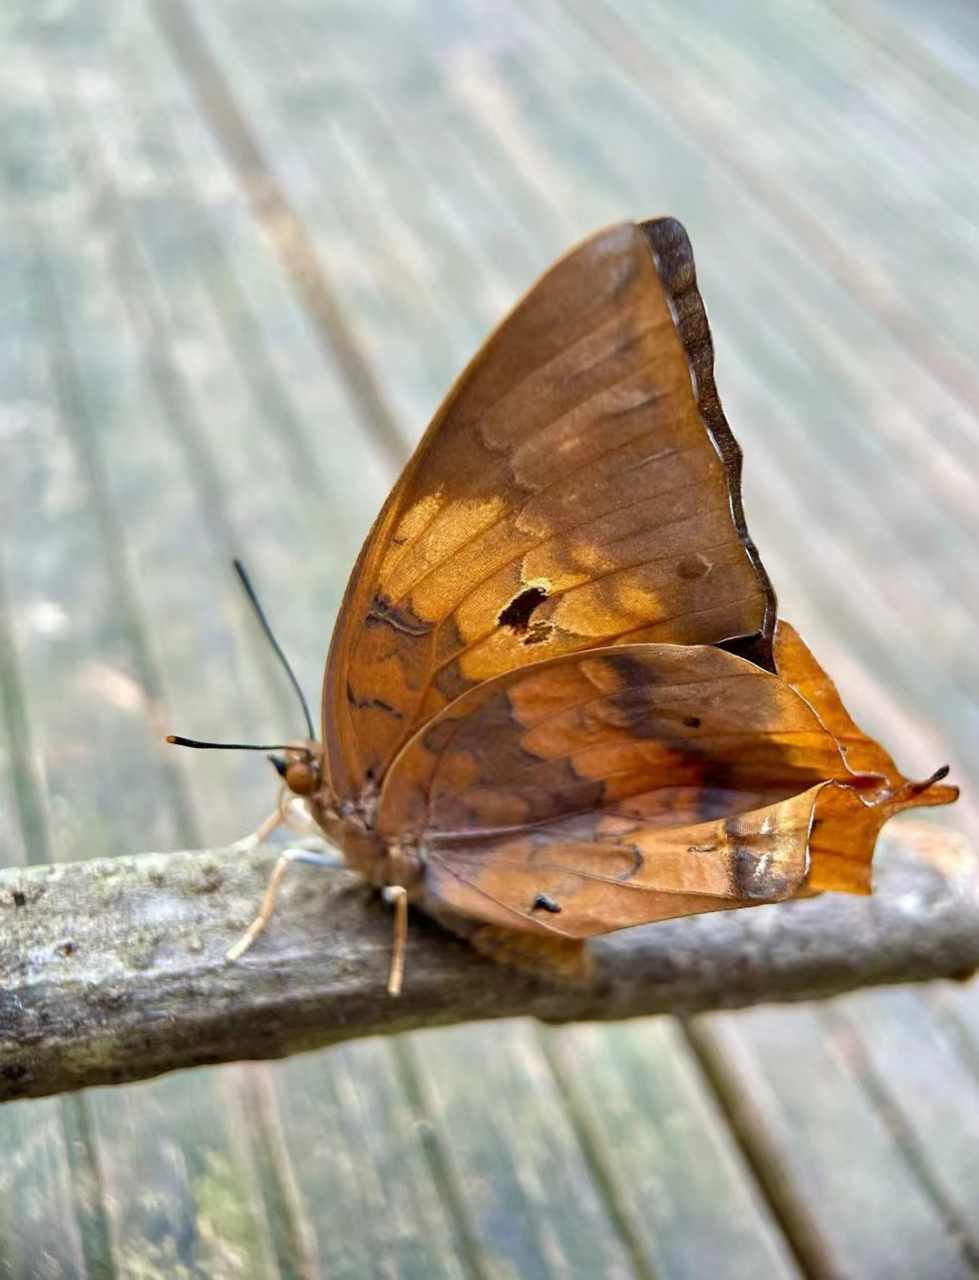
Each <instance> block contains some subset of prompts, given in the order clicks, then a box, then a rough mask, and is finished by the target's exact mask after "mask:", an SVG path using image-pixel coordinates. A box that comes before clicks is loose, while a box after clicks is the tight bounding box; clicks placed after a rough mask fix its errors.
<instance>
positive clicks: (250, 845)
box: [231, 785, 313, 853]
mask: <svg viewBox="0 0 979 1280" xmlns="http://www.w3.org/2000/svg"><path fill="white" fill-rule="evenodd" d="M297 804H302V805H303V807H304V809H305V804H304V802H303V801H302V799H301V797H299V796H294V795H293V794H292V792H291V791H290V790H289V788H288V787H287V786H284V785H283V786H282V787H281V788H280V790H279V800H278V803H277V804H276V806H275V812H274V813H270V814H269V816H268V817H267V818H266V819H265V820H264V822H261V823H259V825H258V826H257V827H256V828H255V830H254V831H253V832H251V834H250V835H247V836H243V837H242V839H240V840H236V841H235V843H234V844H233V845H232V846H231V847H232V849H235V850H237V851H238V852H240V853H245V852H247V851H248V850H249V849H255V848H257V847H258V845H260V844H262V843H263V842H264V841H265V840H267V839H268V838H269V836H270V835H271V834H272V832H273V831H274V830H275V829H276V827H280V826H286V827H290V828H291V829H292V830H293V831H304V830H307V829H308V828H309V827H311V826H312V825H313V820H312V818H310V817H309V811H308V809H306V811H305V812H306V818H305V821H304V822H297V821H296V816H295V809H296V805H297Z"/></svg>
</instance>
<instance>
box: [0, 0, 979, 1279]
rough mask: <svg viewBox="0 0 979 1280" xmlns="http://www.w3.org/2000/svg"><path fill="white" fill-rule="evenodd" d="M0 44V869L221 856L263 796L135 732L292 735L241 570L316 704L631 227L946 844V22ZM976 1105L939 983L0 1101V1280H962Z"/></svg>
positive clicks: (959, 1030) (965, 778) (175, 27)
mask: <svg viewBox="0 0 979 1280" xmlns="http://www.w3.org/2000/svg"><path fill="white" fill-rule="evenodd" d="M0 51H2V61H0V193H2V198H0V713H2V718H0V855H2V858H3V859H4V861H6V862H8V863H17V862H26V861H45V860H48V859H70V858H74V857H79V856H82V854H83V853H84V854H86V855H89V854H91V853H92V852H93V851H94V850H96V849H101V850H104V852H105V854H106V855H112V854H119V853H124V852H134V851H137V850H142V849H149V848H155V849H162V848H177V847H189V846H199V845H202V844H205V843H211V844H220V843H226V842H227V841H229V840H231V839H233V838H236V837H237V836H239V835H241V834H243V833H244V832H245V831H247V830H249V829H250V828H251V827H252V826H253V825H254V824H255V822H256V821H257V820H258V819H259V818H260V817H262V816H263V815H264V813H265V812H267V810H268V808H269V805H270V801H271V800H272V798H273V796H274V793H275V786H274V778H273V777H272V775H271V771H270V770H269V767H268V765H267V764H265V762H264V761H263V760H262V759H261V758H258V759H255V758H251V757H248V756H245V755H241V756H234V755H228V756H222V755H219V754H212V755H209V756H196V755H195V756H192V755H190V753H186V754H183V755H181V754H180V753H179V752H176V751H172V750H171V751H169V752H168V751H167V750H166V749H165V748H164V747H162V745H161V741H160V739H161V736H162V734H163V733H164V732H165V731H166V730H168V729H172V730H176V731H179V732H182V733H187V734H194V735H198V736H213V737H216V738H218V739H221V738H224V739H231V738H234V739H239V740H248V739H249V738H251V739H252V740H262V739H266V740H277V739H279V738H281V737H282V736H283V735H284V734H285V735H289V736H292V735H294V734H295V733H297V732H299V731H300V729H301V721H300V719H299V716H298V711H297V708H296V707H295V705H294V704H293V702H292V700H291V698H290V696H289V693H288V690H287V689H286V687H285V685H284V682H283V680H282V678H281V676H280V674H279V672H278V671H277V670H276V669H275V667H274V665H273V662H272V659H271V656H270V654H269V653H268V652H267V649H266V647H265V645H264V643H263V642H262V639H261V637H260V636H259V635H258V634H257V629H256V627H255V626H254V623H253V620H252V619H251V618H250V617H249V616H248V614H247V611H246V609H245V607H244V606H243V603H242V600H241V598H240V593H239V591H238V589H237V587H236V584H235V582H234V579H233V576H232V574H231V572H230V569H229V562H230V559H231V557H232V555H233V554H240V555H242V556H243V557H244V559H245V561H246V563H247V564H248V565H249V566H250V568H251V570H252V573H253V575H254V577H255V578H256V581H257V583H258V585H259V588H260V590H261V593H262V596H263V598H264V600H265V603H266V607H267V608H268V611H269V614H270V616H271V617H272V619H273V620H274V623H275V625H276V628H277V630H278V632H279V633H280V638H281V640H282V642H283V644H284V646H285V648H286V650H287V652H288V653H289V654H290V655H291V656H292V657H293V659H294V661H295V663H296V665H297V668H298V671H299V673H300V676H301V678H302V680H303V683H304V685H305V687H306V688H307V690H309V691H310V693H311V694H313V695H314V696H315V693H316V691H317V690H318V688H319V683H320V680H321V677H322V667H323V661H324V657H325V652H326V646H327V642H328V639H329V635H330V630H331V627H332V623H333V617H334V614H335V611H336V608H337V605H338V602H339V599H340V595H341V592H342V590H343V586H344V583H345V580H346V576H347V573H348V571H349V568H350V566H351V564H352V562H353V559H354V557H355V555H356V552H357V550H358V548H359V546H360V542H361V540H362V538H363V536H364V534H365V532H366V530H367V528H368V525H369V523H370V521H371V519H372V518H373V516H374V514H375V512H376V510H377V508H378V506H379V504H380V502H381V500H382V499H383V496H384V494H385V493H386V491H387V489H388V487H389V485H390V483H391V482H392V480H393V478H394V476H395V475H396V473H397V470H398V467H399V465H400V461H401V460H402V459H403V457H404V455H405V453H406V451H407V450H408V449H409V447H410V445H411V443H412V441H413V440H414V439H415V438H416V437H417V436H418V435H419V434H420V433H421V431H422V430H423V428H424V426H425V424H426V422H427V420H428V418H429V416H430V415H431V413H432V412H433V410H434V409H435V407H436V405H437V404H438V402H439V400H440V398H441V396H442V395H443V393H444V392H445V390H446V389H447V387H448V385H449V383H450V381H451V380H452V378H453V377H454V375H455V374H456V372H457V371H458V369H459V368H460V367H461V366H462V364H463V363H464V362H465V360H466V359H467V358H468V356H469V355H470V354H471V352H472V351H473V349H474V348H475V347H476V345H477V344H478V342H479V341H480V340H481V338H482V337H483V336H484V334H485V332H486V331H487V329H488V327H489V326H490V325H491V324H492V323H493V322H495V321H496V320H497V319H498V318H499V317H500V316H501V315H502V314H503V313H504V312H505V311H506V309H507V308H508V306H509V305H510V304H511V303H512V302H513V301H514V299H515V298H516V296H517V295H518V294H519V293H520V292H521V291H522V290H523V289H524V288H525V287H526V286H527V285H528V284H529V283H530V282H531V281H532V280H533V278H534V277H535V276H536V275H537V273H538V272H539V271H540V270H542V269H543V268H544V267H545V266H546V265H547V264H548V263H549V261H550V260H551V259H552V258H553V257H555V256H556V255H557V254H558V253H559V252H561V251H562V250H564V249H565V248H566V247H568V246H569V245H570V244H571V243H572V242H574V241H575V240H576V239H578V238H580V237H582V236H583V235H585V234H587V233H589V232H591V231H593V230H594V229H596V228H597V227H599V226H601V225H603V224H605V223H608V222H610V221H613V220H615V219H618V218H622V217H645V216H650V215H654V214H660V213H673V214H675V215H676V216H678V217H680V218H681V220H682V221H683V222H684V223H685V224H686V226H687V228H688V229H689V231H690V233H691V236H692V238H693V243H694V248H695V251H696V254H697V259H698V264H699V272H700V277H701V284H702V289H703V293H704V296H705V299H706V301H707V306H708V309H709V311H710V314H711V318H712V321H713V326H714V333H715V340H716V343H717V349H718V384H719V387H720V390H721V395H722V397H723V399H724V402H725V405H726V408H727V412H728V416H729V418H730V421H731V423H732V426H733V428H734V431H735V433H736V435H737V437H738V439H739V440H740V441H741V443H742V445H743V446H744V449H745V454H746V489H747V505H748V515H749V522H750V525H751V528H752V532H753V534H754V537H755V539H756V541H757V542H758V544H759V547H760V548H761V551H762V554H763V556H764V558H765V561H766V564H767V565H768V568H769V571H770V572H771V574H772V576H773V578H774V580H775V585H776V588H777V590H778V592H779V596H780V599H781V603H782V611H783V613H784V614H785V615H786V616H787V617H788V618H790V619H791V620H792V621H793V622H795V623H796V624H797V625H798V626H799V627H800V628H801V629H802V631H803V632H804V634H805V635H806V636H807V638H808V639H809V641H810V643H811V645H812V647H813V648H814V649H815V651H816V653H817V655H818V656H819V657H820V658H821V659H822V660H823V661H824V663H825V665H826V666H827V668H828V669H829V670H830V671H831V672H832V673H833V675H834V676H835V677H836V679H837V681H838V683H839V684H840V686H841V687H842V689H843V691H844V694H845V697H846V699H847V701H848V703H849V705H850V706H851V709H852V710H853V712H854V714H855V715H856V717H857V719H858V720H859V721H860V722H861V724H863V725H864V727H866V728H867V729H868V730H869V731H871V732H875V733H877V734H879V735H880V737H881V738H882V739H883V740H884V741H885V743H886V744H887V745H888V746H889V747H890V748H891V749H892V750H893V751H894V752H895V754H896V755H897V757H898V760H899V762H900V763H902V764H903V765H904V767H905V768H906V769H907V771H908V772H910V773H913V774H916V775H917V776H924V775H926V774H927V773H929V772H930V771H931V770H932V769H934V768H935V767H936V766H937V765H939V764H942V763H944V762H946V761H948V762H950V763H951V764H952V766H953V771H954V772H953V777H954V779H955V780H956V781H958V782H959V783H960V784H961V785H962V786H963V788H964V789H965V793H966V794H965V798H964V800H963V801H962V802H961V803H960V804H959V805H958V806H956V808H955V809H954V810H953V811H950V812H949V813H948V814H947V815H945V817H946V820H947V821H949V822H951V823H953V824H954V825H956V826H958V827H959V828H960V829H966V830H971V831H972V832H973V834H975V833H976V831H977V829H979V823H977V822H976V807H975V801H974V800H973V799H970V795H971V796H973V797H974V796H975V794H976V790H975V789H976V784H977V782H979V630H977V627H979V591H977V585H979V555H977V538H976V532H977V529H979V468H977V458H979V430H977V416H979V365H977V361H976V349H977V342H976V337H977V333H979V126H977V123H976V121H977V117H979V111H977V108H979V18H977V16H976V11H975V10H974V9H973V8H972V7H971V6H969V5H967V4H963V3H960V2H956V0H932V3H930V4H929V5H927V6H921V5H918V4H915V3H913V0H791V3H789V2H788V0H783V2H782V3H779V0H746V2H745V3H743V4H738V5H730V4H727V3H725V0H690V2H688V3H686V4H683V5H678V4H671V3H669V0H651V2H649V3H645V4H643V3H641V0H530V2H529V3H519V2H518V0H509V2H504V0H484V2H483V3H479V2H478V0H430V2H429V3H426V4H410V3H408V2H407V0H377V2H375V3H357V2H356V0H278V2H277V3H275V4H270V3H268V2H267V0H156V2H153V0H132V2H131V3H115V4H112V3H107V2H104V0H103V2H99V0H91V2H89V3H78V4H72V3H67V2H66V3H61V2H59V0H34V3H27V0H7V2H6V3H5V4H4V5H3V6H2V9H0ZM242 923H243V924H244V923H245V921H243V922H242ZM65 963H66V964H69V963H71V960H70V957H66V958H65ZM408 980H409V982H410V970H409V975H408ZM0 983H2V975H0ZM2 1016H3V992H2V986H0V1034H2ZM977 1072H979V993H977V990H976V988H975V987H970V986H963V987H960V988H954V989H952V988H944V987H943V988H939V989H934V990H927V991H913V992H912V991H894V992H888V993H876V994H867V995H864V996H859V997H853V998H849V999H846V1000H843V1001H839V1002H836V1003H833V1004H831V1005H826V1006H820V1007H817V1006H806V1007H798V1008H793V1009H791V1010H783V1009H776V1008H772V1009H763V1010H758V1011H754V1012H751V1013H748V1014H739V1015H724V1016H712V1017H709V1018H703V1019H698V1020H696V1021H695V1022H694V1023H693V1024H692V1025H691V1026H689V1027H684V1026H682V1025H681V1024H679V1023H678V1022H676V1021H671V1020H660V1021H657V1022H654V1023H647V1024H631V1025H622V1026H614V1027H602V1028H590V1027H580V1028H575V1029H571V1030H564V1031H561V1032H549V1031H546V1030H542V1029H541V1028H539V1027H537V1026H535V1025H531V1024H527V1023H515V1024H505V1025H503V1026H499V1025H497V1026H489V1027H485V1028H484V1027H479V1026H474V1027H468V1028H461V1029H454V1030H452V1031H449V1032H438V1033H429V1034H425V1035H415V1036H411V1037H407V1038H403V1039H401V1040H394V1041H367V1042H362V1043H359V1044H354V1045H351V1046H348V1047H344V1048H341V1049H337V1050H334V1051H331V1052H329V1053H324V1054H320V1055H316V1056H311V1057H307V1058H301V1059H294V1060H291V1061H288V1062H284V1063H279V1064H276V1065H273V1066H262V1065H256V1066H241V1067H234V1068H225V1069H221V1070H213V1071H207V1072H198V1073H194V1074H190V1075H184V1076H175V1077H170V1078H167V1079H163V1080H160V1081H157V1082H154V1083H150V1084H146V1085H140V1086H134V1087H129V1088H124V1089H119V1090H116V1091H108V1090H106V1091H95V1092H93V1093H90V1094H87V1095H81V1096H73V1097H66V1098H63V1099H53V1100H47V1101H43V1102H37V1103H28V1104H18V1105H12V1106H7V1107H5V1108H3V1109H2V1110H0V1277H16V1278H17V1280H21V1278H25V1280H27V1278H30V1280H33V1277H44V1278H52V1280H53V1278H55V1277H83V1276H84V1277H131V1278H132V1280H148V1278H149V1277H154V1276H161V1277H162V1276H166V1277H178V1278H180V1280H183V1278H185V1277H188V1278H189V1277H207V1278H211V1277H219V1278H223V1277H238V1276H242V1277H266V1276H268V1277H307V1276H329V1277H351V1278H353V1280H359V1278H360V1277H394V1276H397V1277H401V1276H403V1277H416V1278H418V1280H428V1278H429V1277H432V1278H434V1277H479V1278H480V1280H509V1278H511V1277H519V1278H520V1280H536V1278H537V1277H552V1276H554V1277H558V1276H576V1277H577V1276H580V1277H641V1278H642V1280H652V1278H655V1280H680V1278H684V1280H701V1278H702V1277H714V1276H723V1277H768V1276H773V1277H790V1276H791V1277H795V1276H818V1277H830V1276H832V1277H837V1276H846V1277H858V1278H862V1277H878V1276H879V1277H885V1276H886V1277H888V1278H892V1277H908V1280H920V1278H921V1277H928V1278H929V1280H936V1278H937V1280H944V1278H945V1277H959V1276H968V1275H973V1274H976V1273H977V1270H979V1074H977Z"/></svg>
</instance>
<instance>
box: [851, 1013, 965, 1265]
mask: <svg viewBox="0 0 979 1280" xmlns="http://www.w3.org/2000/svg"><path fill="white" fill-rule="evenodd" d="M942 994H943V996H944V1000H943V1003H947V1004H949V1005H950V1006H951V1009H952V1010H953V1011H954V1009H955V1007H956V1003H957V1000H956V996H957V994H958V993H957V992H954V991H947V992H944V993H942ZM966 998H969V997H968V996H967V997H966ZM971 1001H972V1002H973V1003H974V1002H975V995H974V993H973V994H972V995H971ZM934 1003H935V1001H934V1000H932V1001H929V999H928V997H927V995H926V994H925V993H923V992H917V993H916V992H913V991H909V990H904V991H902V990H897V991H892V992H874V993H873V994H871V993H866V994H861V995H857V996H853V997H850V998H849V999H846V1000H838V1001H834V1002H833V1003H832V1004H831V1005H830V1006H829V1011H830V1014H831V1026H832V1029H833V1035H834V1039H835V1040H836V1042H837V1043H838V1045H839V1047H840V1050H841V1052H842V1053H843V1054H844V1055H845V1056H847V1057H848V1058H849V1060H850V1062H851V1064H852V1066H853V1069H854V1070H855V1071H856V1072H857V1073H858V1074H859V1075H860V1076H861V1077H862V1078H863V1079H864V1082H865V1087H867V1088H868V1089H869V1091H870V1092H871V1094H872V1095H873V1096H874V1097H875V1098H876V1099H877V1101H878V1105H879V1106H880V1107H881V1108H882V1110H883V1111H884V1113H885V1117H887V1118H889V1119H890V1121H891V1124H892V1127H893V1128H895V1130H896V1132H897V1134H898V1136H899V1138H900V1140H901V1141H902V1143H903V1144H904V1146H905V1149H906V1150H907V1151H909V1153H910V1156H911V1158H912V1159H913V1160H914V1161H916V1162H917V1164H918V1168H919V1170H920V1173H921V1177H922V1180H923V1181H924V1182H925V1183H926V1185H928V1187H929V1188H930V1190H931V1193H932V1195H933V1197H934V1198H935V1200H936V1201H937V1202H938V1203H939V1204H940V1205H941V1207H942V1209H943V1211H944V1212H945V1214H946V1217H947V1218H948V1220H949V1222H950V1224H951V1225H952V1226H953V1227H954V1228H955V1229H956V1230H957V1232H958V1233H959V1236H960V1239H961V1240H962V1244H963V1248H965V1249H967V1250H968V1253H969V1256H970V1259H971V1261H972V1263H973V1266H975V1267H977V1268H979V1081H977V1080H976V1076H975V1073H974V1071H973V1070H971V1069H970V1066H969V1064H968V1062H967V1061H966V1060H965V1059H964V1058H963V1056H962V1054H961V1052H960V1043H959V1038H958V1037H956V1036H953V1035H951V1034H949V1029H948V1027H947V1025H945V1024H944V1022H943V1019H942V1018H941V1017H940V1016H939V1014H938V1012H937V1010H936V1009H935V1008H933V1007H932V1006H933V1004H934Z"/></svg>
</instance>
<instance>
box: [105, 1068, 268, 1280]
mask: <svg viewBox="0 0 979 1280" xmlns="http://www.w3.org/2000/svg"><path fill="white" fill-rule="evenodd" d="M88 1101H89V1105H90V1108H91V1113H92V1118H93V1124H94V1125H95V1128H96V1131H97V1137H98V1151H99V1161H100V1166H101V1168H102V1171H103V1179H104V1181H103V1188H102V1191H103V1195H104V1197H105V1204H106V1206H107V1209H108V1212H109V1215H110V1219H111V1230H112V1251H113V1259H114V1265H115V1270H116V1274H117V1275H119V1276H126V1277H133V1280H136V1277H142V1276H146V1275H151V1276H157V1275H158V1276H172V1275H186V1276H188V1277H197V1276H200V1277H202V1280H203V1278H204V1277H210V1276H228V1277H231V1276H249V1275H261V1276H275V1275H278V1274H279V1271H278V1268H277V1265H276V1259H275V1255H274V1246H273V1242H272V1239H271V1234H270V1230H269V1223H268V1220H267V1217H266V1215H265V1213H264V1212H263V1211H262V1209H261V1207H260V1206H261V1195H260V1188H259V1186H258V1184H257V1175H256V1170H255V1165H254V1162H253V1160H252V1153H251V1149H250V1145H249V1134H248V1125H249V1116H248V1113H247V1112H246V1111H245V1109H244V1107H243V1106H242V1099H241V1096H240V1093H239V1091H238V1089H237V1088H236V1081H235V1077H234V1075H233V1074H231V1073H230V1072H218V1071H213V1072H198V1073H197V1074H195V1076H194V1077H193V1080H192V1081H191V1080H190V1079H189V1078H188V1077H187V1076H185V1075H176V1076H171V1077H169V1078H166V1079H164V1080H160V1081H157V1082H156V1083H155V1084H154V1085H153V1086H152V1087H144V1088H130V1089H101V1090H95V1091H93V1092H92V1093H91V1094H89V1095H88Z"/></svg>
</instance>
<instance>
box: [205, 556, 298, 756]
mask: <svg viewBox="0 0 979 1280" xmlns="http://www.w3.org/2000/svg"><path fill="white" fill-rule="evenodd" d="M232 564H233V565H234V567H235V573H237V575H238V579H239V581H240V582H241V585H242V586H243V587H244V589H245V595H246V596H247V597H248V600H249V603H250V604H251V606H252V609H253V610H254V611H255V617H256V618H257V619H258V621H259V624H260V625H261V628H262V630H263V631H264V632H265V635H266V637H267V638H268V642H269V644H270V645H271V646H272V648H273V649H274V650H275V655H276V657H277V658H278V659H279V661H280V662H281V663H282V669H283V671H285V673H286V675H287V676H288V677H289V683H290V684H291V685H292V687H293V689H295V691H296V697H297V698H298V699H299V703H300V705H301V707H302V709H303V715H304V716H305V717H306V728H307V729H308V730H309V737H310V741H311V742H315V741H316V730H315V729H314V728H313V717H312V716H311V715H310V714H309V704H308V703H307V701H306V697H305V695H304V694H303V691H302V689H301V688H300V687H299V681H298V680H297V679H296V673H295V672H294V671H293V669H292V667H291V666H290V665H289V659H288V658H287V657H286V655H285V654H284V653H283V652H282V646H281V645H280V644H279V642H278V640H276V638H275V635H274V634H273V631H272V628H271V626H270V625H269V620H268V618H266V616H265V610H264V609H263V608H262V606H261V605H260V604H259V602H258V596H257V595H256V594H255V588H254V587H253V586H252V582H251V578H249V576H248V574H247V572H246V570H245V566H244V565H243V564H242V563H241V561H240V560H238V559H237V558H236V559H234V560H233V561H232ZM180 745H181V746H196V745H199V744H197V743H190V742H184V741H183V740H181V742H180ZM207 745H213V744H207ZM266 749H267V748H265V747H255V748H254V750H256V751H265V750H266ZM270 749H271V748H270ZM274 749H275V750H278V748H274Z"/></svg>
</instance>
